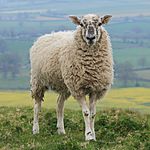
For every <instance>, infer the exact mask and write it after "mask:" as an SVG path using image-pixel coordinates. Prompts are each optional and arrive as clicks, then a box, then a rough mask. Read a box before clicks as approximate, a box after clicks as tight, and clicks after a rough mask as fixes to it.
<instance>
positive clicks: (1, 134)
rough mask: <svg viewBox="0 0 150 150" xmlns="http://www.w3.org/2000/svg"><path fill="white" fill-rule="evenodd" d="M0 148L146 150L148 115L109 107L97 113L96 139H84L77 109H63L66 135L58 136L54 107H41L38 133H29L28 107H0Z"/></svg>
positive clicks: (149, 141)
mask: <svg viewBox="0 0 150 150" xmlns="http://www.w3.org/2000/svg"><path fill="white" fill-rule="evenodd" d="M0 114H1V115H0V149H2V150H10V149H11V150H47V149H50V150H107V149H109V150H114V149H115V150H121V149H122V150H136V149H139V150H149V149H150V134H149V131H150V116H149V115H144V116H143V115H140V114H138V113H135V112H132V111H123V110H120V109H117V110H115V109H109V110H107V111H99V112H98V113H97V116H96V122H95V130H96V135H97V141H96V142H93V141H91V142H85V140H84V123H83V122H84V121H83V117H82V115H81V112H80V111H73V110H65V120H64V122H65V129H66V133H67V134H66V135H58V134H57V129H56V113H55V110H53V109H52V110H51V111H49V110H47V109H44V110H42V113H41V114H40V134H38V135H32V132H31V131H32V120H33V118H32V116H33V111H32V108H31V107H22V108H20V107H0Z"/></svg>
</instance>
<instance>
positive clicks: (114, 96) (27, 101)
mask: <svg viewBox="0 0 150 150" xmlns="http://www.w3.org/2000/svg"><path fill="white" fill-rule="evenodd" d="M149 97H150V89H147V88H122V89H112V90H111V91H110V92H109V93H108V94H107V96H106V97H105V98H104V99H103V100H102V101H98V104H97V110H103V109H109V108H121V109H127V110H128V109H129V110H133V111H139V112H141V113H148V114H150V98H149ZM56 99H57V94H56V93H53V92H47V93H46V94H45V101H44V103H43V107H44V108H47V109H49V108H50V109H54V108H56ZM32 105H33V101H32V99H31V97H30V92H29V91H4V92H3V91H1V92H0V106H11V107H24V106H32ZM65 108H66V109H74V110H80V107H79V104H78V103H77V101H75V100H74V99H73V98H72V97H71V98H69V99H68V100H67V101H66V103H65Z"/></svg>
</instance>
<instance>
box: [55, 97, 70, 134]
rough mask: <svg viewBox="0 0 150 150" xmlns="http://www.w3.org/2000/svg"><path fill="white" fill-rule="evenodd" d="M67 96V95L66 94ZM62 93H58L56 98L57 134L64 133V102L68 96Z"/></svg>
mask: <svg viewBox="0 0 150 150" xmlns="http://www.w3.org/2000/svg"><path fill="white" fill-rule="evenodd" d="M68 97H69V96H68ZM68 97H66V96H65V95H63V94H60V95H59V97H58V99H57V109H56V111H57V131H58V134H65V129H64V102H65V100H66V99H67V98H68Z"/></svg>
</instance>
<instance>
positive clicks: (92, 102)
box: [89, 94, 96, 140]
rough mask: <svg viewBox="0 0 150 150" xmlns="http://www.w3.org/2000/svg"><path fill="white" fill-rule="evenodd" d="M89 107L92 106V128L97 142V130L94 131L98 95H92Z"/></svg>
mask: <svg viewBox="0 0 150 150" xmlns="http://www.w3.org/2000/svg"><path fill="white" fill-rule="evenodd" d="M89 105H90V127H91V129H92V134H93V137H94V140H96V137H95V129H94V121H95V115H96V95H94V94H92V95H90V97H89Z"/></svg>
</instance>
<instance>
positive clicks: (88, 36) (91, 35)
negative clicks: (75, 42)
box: [70, 14, 112, 46]
mask: <svg viewBox="0 0 150 150" xmlns="http://www.w3.org/2000/svg"><path fill="white" fill-rule="evenodd" d="M111 17H112V16H110V15H106V16H104V17H102V18H100V17H99V16H98V15H95V14H88V15H85V16H83V17H81V18H78V17H76V16H70V18H71V20H72V22H73V23H75V24H77V25H80V27H81V31H82V38H83V40H84V41H85V42H86V43H87V45H89V46H91V45H95V44H96V42H97V41H98V40H99V39H100V37H101V26H102V24H106V23H108V21H109V20H110V18H111Z"/></svg>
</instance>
